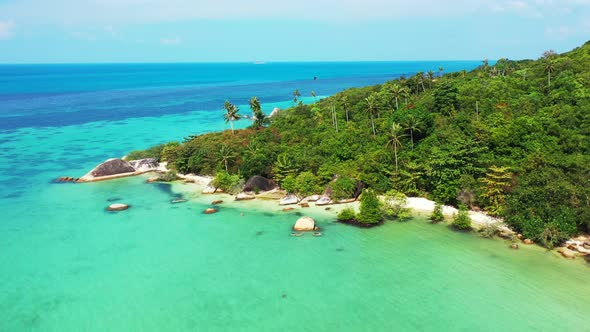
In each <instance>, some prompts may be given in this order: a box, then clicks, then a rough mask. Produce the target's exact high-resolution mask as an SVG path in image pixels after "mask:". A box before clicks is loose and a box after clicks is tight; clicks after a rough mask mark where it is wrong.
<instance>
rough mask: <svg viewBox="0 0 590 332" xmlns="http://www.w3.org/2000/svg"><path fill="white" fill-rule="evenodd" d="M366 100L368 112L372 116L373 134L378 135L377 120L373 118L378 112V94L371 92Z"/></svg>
mask: <svg viewBox="0 0 590 332" xmlns="http://www.w3.org/2000/svg"><path fill="white" fill-rule="evenodd" d="M365 101H366V102H367V109H366V112H367V113H369V116H370V117H371V128H373V136H375V135H377V132H376V131H375V120H374V119H373V117H374V116H375V113H377V96H376V94H375V93H371V94H370V95H369V96H368V97H367V98H365Z"/></svg>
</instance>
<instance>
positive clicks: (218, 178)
mask: <svg viewBox="0 0 590 332" xmlns="http://www.w3.org/2000/svg"><path fill="white" fill-rule="evenodd" d="M211 184H212V185H213V186H214V187H216V188H219V189H221V190H223V191H225V192H226V193H228V194H237V193H239V192H240V191H242V187H243V186H244V179H242V177H241V176H239V175H238V174H229V173H227V172H226V171H218V172H217V174H216V175H215V178H214V179H213V181H212V182H211Z"/></svg>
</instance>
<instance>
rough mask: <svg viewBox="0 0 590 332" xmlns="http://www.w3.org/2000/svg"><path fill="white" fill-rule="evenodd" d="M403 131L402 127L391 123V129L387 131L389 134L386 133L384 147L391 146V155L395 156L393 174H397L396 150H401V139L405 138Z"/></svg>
mask: <svg viewBox="0 0 590 332" xmlns="http://www.w3.org/2000/svg"><path fill="white" fill-rule="evenodd" d="M402 132H403V129H402V126H400V125H399V124H397V123H395V122H394V123H392V124H391V128H390V129H389V133H388V135H387V136H388V139H387V144H386V145H385V147H387V146H390V145H391V149H392V150H393V155H394V156H395V172H396V173H397V172H398V171H399V169H398V165H397V149H398V148H400V149H401V148H402V146H403V145H402V141H401V139H402V137H404V136H405V134H403V133H402Z"/></svg>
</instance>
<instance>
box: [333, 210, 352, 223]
mask: <svg viewBox="0 0 590 332" xmlns="http://www.w3.org/2000/svg"><path fill="white" fill-rule="evenodd" d="M336 218H337V219H338V220H339V221H351V220H354V219H356V213H355V212H354V209H353V208H351V207H347V208H344V209H343V210H342V211H340V213H338V216H336Z"/></svg>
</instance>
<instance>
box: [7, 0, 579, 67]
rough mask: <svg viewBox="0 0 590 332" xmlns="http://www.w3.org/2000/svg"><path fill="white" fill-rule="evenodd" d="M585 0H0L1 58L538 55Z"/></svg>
mask: <svg viewBox="0 0 590 332" xmlns="http://www.w3.org/2000/svg"><path fill="white" fill-rule="evenodd" d="M588 39H590V0H519V1H503V0H499V1H488V0H483V1H477V0H474V1H468V0H451V1H437V0H413V1H407V0H403V1H402V0H355V1H352V0H339V1H336V0H314V1H311V0H299V1H291V2H286V1H278V0H250V1H246V0H241V1H239V0H215V1H210V0H209V1H203V0H165V1H164V0H85V1H83V0H53V1H52V0H0V63H64V62H65V63H71V62H176V61H191V62H201V61H204V62H210V61H215V62H220V61H354V60H453V59H455V60H474V59H484V58H489V59H497V58H500V57H508V58H511V59H522V58H537V57H539V56H540V55H541V53H542V52H543V51H544V50H547V49H554V50H555V51H557V52H563V51H567V50H569V49H571V48H573V47H576V46H579V45H580V44H582V43H584V42H585V41H587V40H588Z"/></svg>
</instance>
